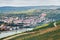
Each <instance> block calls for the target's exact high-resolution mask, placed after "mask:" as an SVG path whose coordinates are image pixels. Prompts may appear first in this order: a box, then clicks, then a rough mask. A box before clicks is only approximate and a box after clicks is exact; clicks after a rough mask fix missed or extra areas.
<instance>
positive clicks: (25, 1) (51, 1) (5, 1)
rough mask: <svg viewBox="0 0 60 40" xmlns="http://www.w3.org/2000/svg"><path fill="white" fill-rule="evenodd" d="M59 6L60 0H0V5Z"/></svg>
mask: <svg viewBox="0 0 60 40" xmlns="http://www.w3.org/2000/svg"><path fill="white" fill-rule="evenodd" d="M48 5H56V6H60V0H0V6H48Z"/></svg>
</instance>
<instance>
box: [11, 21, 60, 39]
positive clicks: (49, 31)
mask: <svg viewBox="0 0 60 40" xmlns="http://www.w3.org/2000/svg"><path fill="white" fill-rule="evenodd" d="M57 23H58V22H57ZM58 24H59V23H58ZM45 26H46V25H45ZM40 29H41V27H40ZM34 30H35V29H34ZM26 33H27V34H25V35H20V36H18V37H15V38H13V39H10V40H60V24H59V25H57V27H53V26H52V27H50V28H49V27H48V28H44V27H42V30H39V29H38V30H35V31H31V32H26Z"/></svg>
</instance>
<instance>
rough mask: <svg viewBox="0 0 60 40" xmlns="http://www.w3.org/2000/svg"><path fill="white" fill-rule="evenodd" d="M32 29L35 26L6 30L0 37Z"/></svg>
mask: <svg viewBox="0 0 60 40" xmlns="http://www.w3.org/2000/svg"><path fill="white" fill-rule="evenodd" d="M32 29H33V28H23V29H19V30H13V31H4V32H1V34H0V38H4V37H7V36H10V35H14V34H18V33H22V32H25V31H30V30H32Z"/></svg>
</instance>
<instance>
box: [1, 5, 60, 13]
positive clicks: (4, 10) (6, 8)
mask: <svg viewBox="0 0 60 40" xmlns="http://www.w3.org/2000/svg"><path fill="white" fill-rule="evenodd" d="M57 8H60V6H25V7H12V6H4V7H0V13H10V12H21V11H26V10H30V9H57Z"/></svg>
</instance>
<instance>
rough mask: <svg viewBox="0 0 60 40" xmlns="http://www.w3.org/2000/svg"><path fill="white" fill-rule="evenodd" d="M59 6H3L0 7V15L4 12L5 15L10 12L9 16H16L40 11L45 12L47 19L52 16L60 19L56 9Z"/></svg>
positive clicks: (59, 13) (37, 13)
mask: <svg viewBox="0 0 60 40" xmlns="http://www.w3.org/2000/svg"><path fill="white" fill-rule="evenodd" d="M59 8H60V6H25V7H12V6H4V7H0V15H1V14H4V15H5V16H7V15H8V14H9V15H10V14H12V15H11V16H18V15H19V14H27V15H37V16H38V15H40V14H41V13H46V14H47V17H48V18H49V19H50V18H52V19H56V20H60V16H59V15H60V10H58V9H59ZM15 14H18V15H15ZM9 15H8V16H9ZM21 16H22V15H21Z"/></svg>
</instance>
